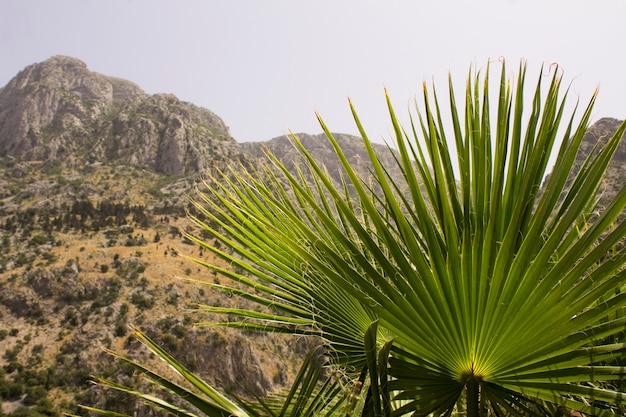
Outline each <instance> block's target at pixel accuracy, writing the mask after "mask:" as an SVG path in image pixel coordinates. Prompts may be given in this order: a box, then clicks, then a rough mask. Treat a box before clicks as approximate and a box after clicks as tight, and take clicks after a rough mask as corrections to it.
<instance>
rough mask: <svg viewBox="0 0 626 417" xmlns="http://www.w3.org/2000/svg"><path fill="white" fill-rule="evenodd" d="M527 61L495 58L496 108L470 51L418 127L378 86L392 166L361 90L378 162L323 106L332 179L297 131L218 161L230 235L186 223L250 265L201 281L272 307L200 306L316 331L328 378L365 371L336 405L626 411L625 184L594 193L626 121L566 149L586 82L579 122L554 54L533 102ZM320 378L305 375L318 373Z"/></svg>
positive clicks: (207, 197) (401, 411)
mask: <svg viewBox="0 0 626 417" xmlns="http://www.w3.org/2000/svg"><path fill="white" fill-rule="evenodd" d="M525 73H526V68H525V65H524V64H523V63H522V64H521V65H520V68H519V74H518V76H517V79H516V82H514V83H513V82H510V81H508V80H507V77H506V69H505V65H504V63H502V75H501V77H500V78H499V89H498V96H497V106H496V111H495V112H494V111H492V106H491V104H492V102H491V100H490V95H489V86H490V77H489V66H487V67H486V68H485V70H484V73H483V74H480V73H478V74H476V73H475V72H474V71H472V70H471V71H470V74H469V76H468V81H467V87H466V90H465V100H464V106H458V105H457V101H456V96H455V93H454V89H453V86H452V82H451V80H450V86H449V89H448V93H449V102H450V120H451V122H450V126H451V129H449V130H450V132H448V129H447V128H446V124H444V121H443V120H444V119H443V114H444V112H443V111H442V109H441V107H440V104H439V100H438V97H437V95H436V92H435V91H433V92H432V93H431V92H430V91H429V89H428V88H427V86H426V85H425V86H424V102H423V106H422V110H421V111H420V110H418V111H417V112H416V117H413V118H412V119H411V123H410V129H408V130H404V129H403V128H402V127H401V126H400V124H399V123H398V121H397V119H396V116H395V113H394V110H393V108H392V106H391V104H390V100H389V98H387V102H388V108H389V113H390V118H391V123H392V125H393V128H394V132H395V148H396V149H397V153H396V155H397V165H398V168H399V169H400V170H401V172H402V174H403V178H402V179H401V180H399V179H394V178H392V177H391V176H390V175H388V172H389V171H388V168H389V167H385V166H383V165H382V164H381V163H380V161H379V159H378V158H377V155H376V153H375V151H374V147H373V146H372V144H371V142H370V140H369V139H368V137H367V134H366V132H365V131H364V130H363V128H362V125H361V122H360V121H359V119H358V116H357V113H356V111H355V110H354V107H353V106H352V104H350V106H351V109H352V111H353V115H354V119H355V121H356V124H357V126H358V128H359V130H360V133H361V136H362V137H363V140H364V144H365V146H366V148H367V151H368V153H369V156H370V160H371V166H372V170H371V176H370V177H369V178H361V177H359V176H358V175H357V174H356V173H355V171H354V170H353V169H352V167H351V166H350V164H349V163H348V160H347V158H346V157H345V155H344V154H343V151H342V149H341V148H340V147H339V145H338V143H337V141H335V139H334V138H333V135H332V133H331V132H330V131H329V129H328V128H327V127H326V125H325V124H324V122H323V121H322V119H321V118H320V119H319V120H320V124H321V126H322V128H323V129H324V131H325V133H326V136H327V138H328V140H329V142H330V144H331V145H332V146H333V148H334V150H335V152H336V154H337V157H338V158H339V161H340V162H341V167H342V176H341V178H342V181H341V183H340V184H337V183H335V182H334V181H333V180H332V177H331V176H330V175H329V174H328V172H327V171H326V170H325V168H324V167H322V166H320V165H319V164H318V163H317V162H316V161H315V160H314V158H313V157H312V156H311V154H310V153H308V152H307V150H306V149H305V148H304V147H303V146H302V144H301V143H300V142H299V141H298V138H297V137H296V136H293V143H294V145H295V146H296V147H298V148H299V150H300V152H301V155H302V156H303V158H304V163H303V164H302V165H301V168H299V169H298V170H297V172H295V173H294V172H293V171H290V170H289V169H287V167H286V166H285V165H284V164H283V163H281V161H279V160H278V159H277V158H275V157H273V156H272V155H268V163H267V164H264V165H261V166H260V167H249V168H244V167H241V166H239V167H233V168H231V169H230V170H229V171H228V172H225V173H223V174H221V175H220V176H219V178H212V179H211V181H207V183H206V190H204V191H200V192H199V193H198V198H197V199H196V200H195V201H194V204H195V208H196V214H195V215H191V216H190V217H191V219H192V220H193V221H194V222H195V224H197V225H198V226H200V227H201V228H203V229H204V230H205V231H207V232H209V233H210V234H212V235H213V236H215V238H216V239H217V240H218V241H220V242H221V244H220V245H219V246H220V247H224V246H225V247H228V248H230V249H231V250H229V251H228V252H227V251H225V250H222V249H219V248H217V247H215V246H213V245H209V244H208V243H207V242H205V241H203V240H202V239H199V238H196V237H193V236H189V238H190V239H192V240H194V241H195V242H197V243H198V244H199V245H202V246H203V247H205V248H206V249H208V250H210V251H212V252H213V253H214V254H215V255H217V256H218V257H220V258H222V259H224V260H226V261H227V262H229V263H231V264H233V265H235V266H237V267H238V268H235V270H239V271H243V272H242V273H238V272H234V270H231V269H225V268H221V267H218V266H216V265H210V264H204V263H203V262H201V261H196V262H198V263H200V264H203V265H204V266H206V267H207V268H210V269H213V270H215V271H217V272H219V273H221V274H223V275H225V276H227V277H228V278H230V279H231V280H232V282H233V284H232V285H219V284H214V283H208V282H201V283H200V284H201V285H206V286H209V287H212V288H214V289H216V290H218V291H223V292H226V293H228V294H234V295H237V296H240V297H242V298H244V299H247V300H250V301H253V302H255V303H257V304H259V305H261V306H263V307H264V310H263V311H258V309H256V310H254V311H253V310H247V309H233V308H218V307H212V306H201V309H202V310H205V311H207V312H212V313H224V314H229V315H235V316H239V317H241V320H239V321H228V322H224V323H207V324H212V325H214V324H219V325H223V326H230V327H239V328H246V329H254V330H262V331H278V332H285V333H291V334H302V335H313V336H317V337H319V338H320V340H321V341H323V343H324V346H325V348H326V354H327V357H328V359H329V362H328V364H326V365H325V366H327V367H332V368H333V369H335V370H337V372H338V373H339V374H341V378H336V381H338V382H337V383H338V384H339V385H337V386H333V389H332V390H331V391H332V394H333V395H336V396H344V393H345V392H353V391H351V389H350V387H360V386H361V385H362V384H364V385H363V387H364V394H363V395H361V396H360V397H359V398H358V399H359V401H357V402H358V404H356V405H355V404H354V401H352V400H353V398H352V399H350V400H348V401H345V403H344V405H343V406H341V407H339V406H338V405H337V403H335V402H328V403H327V404H328V405H332V406H330V407H329V408H326V409H325V410H327V412H326V413H327V415H351V414H352V413H356V412H359V413H361V414H362V415H372V416H400V415H414V416H428V415H433V416H451V415H455V413H456V414H465V415H467V416H471V417H475V416H487V415H490V416H491V415H493V416H505V415H514V416H526V415H559V414H560V413H563V412H564V410H576V411H578V412H580V413H585V414H588V415H598V416H609V415H610V416H614V415H616V414H621V413H624V411H625V408H624V402H625V401H626V393H625V392H624V378H625V377H626V369H625V368H624V356H625V352H626V342H625V339H624V333H625V331H626V315H625V314H624V313H625V307H626V295H625V293H624V291H623V290H624V283H625V280H624V277H625V274H626V272H625V270H624V263H625V262H626V249H623V248H621V247H620V246H619V243H620V241H622V239H623V238H624V237H625V236H626V223H624V222H622V223H616V220H617V219H618V216H619V215H620V214H621V213H622V212H623V209H624V207H625V206H626V189H623V190H622V191H621V192H620V193H619V194H618V195H617V196H616V197H615V199H614V200H613V202H612V203H611V204H610V205H609V206H607V207H603V208H600V207H597V204H596V201H597V200H596V194H597V192H598V187H599V184H600V180H601V178H602V175H603V173H604V171H605V170H606V168H607V166H608V163H609V161H610V159H611V157H612V155H613V153H614V152H615V149H616V147H617V145H618V143H619V140H620V138H621V136H622V135H623V133H624V131H625V130H626V123H624V124H622V125H621V126H620V128H619V129H618V131H617V132H616V133H615V135H614V136H613V137H611V138H610V139H609V140H608V141H607V143H606V145H605V146H603V147H601V149H597V150H596V152H594V153H592V154H591V155H590V156H589V157H588V158H587V159H586V160H585V161H584V162H583V163H582V164H580V166H578V165H575V164H576V161H577V153H578V148H579V145H580V143H581V140H582V138H583V134H584V133H585V130H586V128H587V126H588V123H589V119H590V117H591V111H592V107H593V103H594V101H595V94H594V95H593V97H592V99H591V100H590V102H589V104H588V106H587V107H586V108H585V109H584V110H583V112H582V115H581V116H580V118H579V121H578V122H576V117H575V114H573V115H571V116H569V117H566V116H564V113H565V108H566V98H567V91H566V92H565V93H563V92H562V88H561V84H562V81H561V80H562V76H561V73H560V71H559V70H558V68H553V69H552V75H551V76H550V77H548V78H546V76H545V74H542V75H541V76H540V77H539V80H538V82H537V84H536V88H535V90H534V94H533V96H532V105H531V108H530V111H529V112H525V111H524V110H525V97H526V96H525V94H524V86H525ZM546 80H547V81H546ZM544 84H545V85H544ZM452 145H454V149H455V150H454V151H452V150H451V146H452ZM557 148H558V149H557ZM553 150H554V151H555V152H556V159H555V163H554V167H553V168H552V172H551V174H550V175H549V176H547V175H546V174H547V171H548V169H549V166H550V156H551V155H553V154H554V153H555V152H553ZM144 340H145V339H144ZM153 349H156V347H155V346H153ZM157 353H158V354H159V355H161V356H164V355H165V353H164V352H157ZM167 360H168V361H169V362H170V363H175V360H174V359H173V358H171V357H169V356H167ZM138 366H139V365H138ZM307 366H310V365H309V364H307ZM141 369H144V368H141ZM142 372H145V373H146V374H147V375H150V374H149V371H148V370H145V369H144V370H143V371H142ZM179 372H180V370H179ZM366 375H368V377H366ZM159 378H161V377H158V378H154V379H155V380H156V381H163V380H162V379H159ZM188 379H189V378H188ZM300 382H301V381H300ZM161 383H162V382H161ZM327 383H328V381H327ZM163 384H165V383H163ZM195 384H196V383H195V382H194V381H192V385H195ZM198 384H200V383H198ZM110 385H112V384H110ZM321 386H325V385H323V383H320V382H317V381H313V380H310V383H309V387H307V389H309V388H311V387H313V388H311V391H309V392H311V393H313V392H316V393H317V392H320V391H319V390H320V387H321ZM341 386H343V388H342V389H339V388H340V387H341ZM315 387H317V388H315ZM114 388H118V389H124V388H123V387H114ZM165 388H167V389H168V390H170V391H173V392H178V391H176V390H173V388H172V387H165ZM196 388H201V390H202V391H203V392H205V394H207V395H208V397H207V399H206V401H207V402H209V403H211V404H212V405H213V406H214V407H215V409H216V410H217V409H222V410H225V411H224V413H225V414H224V415H227V414H228V413H232V414H234V415H276V416H278V415H281V416H282V415H288V414H286V412H287V411H286V410H287V408H285V409H284V410H283V411H284V413H282V414H281V412H280V411H275V409H276V408H275V407H274V408H272V407H271V404H273V403H272V402H267V403H262V404H266V405H265V406H259V407H252V406H248V407H246V408H244V407H241V408H236V409H234V408H232V409H230V408H228V407H226V406H225V405H224V404H226V402H223V401H230V400H222V397H221V394H217V393H216V392H213V391H207V390H206V389H205V388H203V386H201V384H200V385H197V387H196ZM294 392H295V391H294ZM327 394H328V391H324V392H323V393H322V397H320V398H327V397H326V396H325V395H327ZM228 403H229V404H230V402H228ZM241 403H242V402H241V401H239V404H241ZM268 404H269V405H268ZM196 406H197V404H196ZM229 407H230V406H229ZM315 412H321V411H319V410H317V411H315ZM205 413H206V414H207V415H220V414H219V413H218V412H217V411H216V412H215V413H212V412H207V411H205ZM180 415H182V414H180ZM292 415H305V413H304V412H303V409H302V408H301V409H299V410H298V413H297V414H292Z"/></svg>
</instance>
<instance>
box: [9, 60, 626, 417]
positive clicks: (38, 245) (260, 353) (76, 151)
mask: <svg viewBox="0 0 626 417" xmlns="http://www.w3.org/2000/svg"><path fill="white" fill-rule="evenodd" d="M618 123H619V122H618V121H616V120H615V119H601V120H600V121H598V122H597V123H596V124H594V125H593V126H592V127H591V128H590V129H589V131H588V132H587V135H586V136H585V138H584V146H583V148H582V149H583V150H582V151H581V154H580V155H579V161H583V160H584V158H585V157H586V155H588V154H589V153H590V152H592V149H593V146H594V145H595V144H596V143H598V142H601V141H602V139H603V138H604V137H606V136H607V135H610V134H611V132H612V131H614V130H615V129H616V127H617V124H618ZM297 136H298V137H299V139H300V140H301V141H302V143H303V145H304V146H305V147H306V149H307V150H308V151H309V152H310V153H311V154H312V156H313V158H315V160H316V161H319V162H322V163H323V164H324V165H325V166H326V168H327V169H328V172H329V173H330V175H331V176H333V178H334V179H335V180H336V181H340V180H341V178H340V174H339V163H338V161H337V158H336V157H334V153H333V151H332V149H331V147H330V145H329V143H328V142H327V140H326V139H325V137H324V135H309V134H305V133H301V134H298V135H297ZM335 137H336V139H337V140H338V142H339V144H340V145H341V147H342V150H343V151H344V153H345V155H346V157H347V158H348V160H349V161H350V163H351V164H352V166H353V167H355V169H356V171H357V172H358V173H359V174H360V175H362V176H367V175H368V173H369V170H370V169H371V166H370V164H369V163H367V162H366V161H367V160H368V156H367V152H366V151H365V149H364V146H363V142H362V140H361V138H358V137H355V136H351V135H344V134H335ZM375 150H376V153H377V155H378V157H379V158H380V159H381V161H382V162H383V164H384V165H386V166H394V155H393V152H392V151H390V150H389V149H388V148H387V147H385V146H382V145H376V146H375ZM268 151H269V152H271V153H272V154H274V155H275V156H276V157H277V158H278V159H279V160H282V161H285V162H286V163H287V165H288V166H290V167H295V166H296V165H297V164H298V162H299V161H301V159H300V157H299V154H298V153H297V152H296V150H295V148H294V146H293V144H292V143H291V142H290V140H289V138H288V137H285V136H280V137H276V138H274V139H271V140H268V141H264V142H249V143H237V141H236V140H235V139H234V138H233V137H232V136H231V135H230V133H229V130H228V127H227V126H226V124H225V123H224V121H222V120H221V119H220V118H219V117H218V116H217V115H215V114H214V113H212V112H211V111H209V110H207V109H203V108H201V107H198V106H195V105H193V104H191V103H185V102H182V101H180V100H178V99H177V98H176V97H175V96H173V95H168V94H157V95H149V94H146V93H145V92H144V91H143V90H142V89H141V88H140V87H139V86H137V85H136V84H134V83H132V82H130V81H126V80H121V79H118V78H114V77H109V76H106V75H101V74H98V73H95V72H92V71H90V70H89V69H88V68H87V66H86V64H85V63H83V62H81V61H80V60H78V59H76V58H71V57H65V56H55V57H52V58H50V59H49V60H46V61H44V62H41V63H37V64H34V65H31V66H28V67H26V68H25V69H24V70H22V71H21V72H20V73H19V74H17V75H16V76H15V77H14V78H13V79H12V80H11V81H10V82H9V83H8V84H7V85H6V86H4V87H3V88H1V89H0V172H1V174H2V175H0V356H1V357H0V367H1V368H0V398H1V399H2V402H1V406H2V408H1V410H0V415H3V414H2V413H4V414H6V415H13V416H18V415H36V413H39V415H50V416H55V415H60V412H61V411H65V412H69V413H73V414H78V415H87V414H88V413H87V412H85V411H84V410H81V409H79V408H77V407H76V405H77V404H79V403H82V404H89V405H96V406H107V407H108V408H113V409H116V410H117V411H118V412H122V413H127V414H131V415H137V416H142V415H148V414H147V411H146V410H145V409H144V408H143V407H141V404H139V403H137V402H136V401H135V400H133V399H129V398H126V397H120V396H114V395H112V394H111V393H106V392H103V391H102V390H101V389H99V388H96V387H93V386H92V385H91V384H90V383H89V380H90V375H100V376H105V377H108V378H110V379H113V380H117V381H119V382H124V383H131V384H136V385H141V384H145V382H144V381H142V380H140V379H138V378H137V377H136V375H135V374H134V373H133V372H132V370H131V369H129V368H128V367H124V366H122V365H121V364H120V363H119V362H118V361H115V360H114V359H113V358H112V357H111V356H110V355H108V354H106V353H105V352H103V350H102V347H104V348H110V349H112V350H114V351H118V352H122V353H126V354H129V355H131V356H132V357H134V358H140V359H141V361H150V360H151V358H150V357H149V355H148V354H147V353H146V351H145V350H143V348H142V347H141V346H139V345H138V344H137V343H136V342H135V341H134V339H133V338H132V336H131V332H130V330H129V328H128V324H132V325H135V326H137V327H139V328H141V329H142V330H144V331H146V332H147V333H148V334H149V335H150V336H151V337H153V338H154V339H155V340H157V341H158V342H159V343H160V344H161V345H162V346H164V347H165V348H166V349H167V350H168V351H170V352H172V353H173V354H174V355H175V356H176V357H177V358H179V359H180V360H181V361H182V362H183V363H184V364H185V365H186V366H188V367H189V368H190V369H193V370H195V371H196V372H198V373H199V374H200V375H201V376H202V377H203V378H205V379H207V380H208V381H209V382H211V383H213V384H217V385H221V386H222V387H224V388H227V389H231V390H235V391H237V392H238V393H245V390H244V389H243V388H242V386H243V385H245V386H246V387H247V389H250V390H252V391H253V392H256V393H261V394H263V393H265V392H267V391H271V390H278V389H281V388H283V387H285V386H288V385H289V384H290V381H291V380H293V378H294V376H295V375H294V372H295V370H296V369H297V368H298V366H299V362H300V360H301V358H302V355H303V353H304V352H306V351H307V350H308V348H309V347H310V345H311V343H314V341H309V340H306V339H292V338H285V337H281V336H279V335H258V334H249V333H245V334H244V333H241V332H238V331H228V330H224V329H215V328H212V327H203V326H195V325H194V323H195V322H197V321H200V320H206V321H211V320H213V319H214V318H212V317H210V316H205V315H203V314H202V313H201V312H197V311H194V309H195V308H196V307H197V306H198V304H211V305H221V306H230V305H235V303H237V304H238V305H239V304H241V300H238V299H236V298H223V297H222V298H220V297H217V296H216V295H215V294H214V293H212V292H211V291H210V289H206V288H203V287H201V286H199V285H197V284H192V283H188V282H185V280H186V279H191V280H199V281H208V282H210V283H221V282H223V281H224V280H226V278H224V277H221V276H218V275H216V274H214V273H208V272H207V270H205V269H204V268H201V267H199V266H198V265H197V264H196V263H194V262H192V261H190V260H189V259H187V258H185V256H189V257H193V258H196V259H199V260H201V261H203V262H208V263H211V262H220V261H217V260H215V259H214V258H213V257H212V256H211V255H210V254H208V253H207V252H206V251H203V250H202V249H200V248H199V247H197V246H195V245H192V244H190V242H189V241H188V240H187V239H185V238H184V237H183V236H182V234H181V231H189V232H193V233H195V234H198V235H200V236H202V237H203V238H205V239H206V240H208V241H212V237H211V236H210V235H207V234H206V233H203V232H202V231H199V230H194V229H192V226H191V222H190V221H188V220H187V218H186V210H193V207H192V206H191V205H190V204H189V202H188V197H189V196H191V197H193V195H194V189H195V188H196V187H199V188H202V183H201V179H202V177H203V176H204V174H205V173H206V171H207V170H209V171H210V170H211V169H213V168H214V167H215V166H217V167H220V168H222V167H224V166H225V164H226V163H229V162H242V163H244V164H248V165H249V166H251V165H258V163H259V160H260V159H261V158H265V153H266V152H268ZM625 161H626V144H624V143H622V144H621V145H620V149H619V150H618V154H617V156H616V158H615V160H614V161H613V164H612V165H611V167H610V169H609V173H608V174H607V177H606V185H605V187H604V195H605V196H610V195H611V193H613V192H614V191H615V189H616V188H617V187H618V186H621V184H624V183H626V178H624V176H625V175H626V174H625V172H626V171H625V169H624V162H625ZM389 173H390V175H391V176H392V177H394V178H396V179H399V178H401V175H402V173H401V172H399V171H398V170H397V169H391V170H390V172H389ZM305 175H306V173H305ZM220 265H222V266H225V267H227V266H228V265H225V264H224V263H221V264H220ZM154 365H155V366H158V364H156V363H155V364H154ZM149 415H154V414H149Z"/></svg>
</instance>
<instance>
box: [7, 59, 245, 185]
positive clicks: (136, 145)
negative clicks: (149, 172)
mask: <svg viewBox="0 0 626 417" xmlns="http://www.w3.org/2000/svg"><path fill="white" fill-rule="evenodd" d="M237 152H238V151H237V144H236V142H235V141H234V139H233V138H232V137H231V136H230V133H229V131H228V127H227V126H226V125H225V124H224V122H223V121H222V120H221V119H220V118H219V117H218V116H216V115H215V114H214V113H212V112H210V111H209V110H206V109H203V108H200V107H197V106H194V105H193V104H190V103H186V102H182V101H180V100H178V99H177V98H176V97H175V96H173V95H167V94H157V95H148V94H146V93H145V92H144V91H142V90H141V88H139V87H138V86H137V85H135V84H134V83H132V82H130V81H126V80H121V79H118V78H113V77H108V76H105V75H101V74H98V73H95V72H92V71H90V70H89V69H88V68H87V66H86V64H85V63H83V62H82V61H80V60H78V59H76V58H71V57H65V56H55V57H52V58H50V59H48V60H47V61H45V62H42V63H38V64H34V65H31V66H29V67H27V68H25V69H24V70H23V71H21V72H20V73H19V74H18V75H17V76H15V78H13V79H12V80H11V81H10V82H9V83H8V84H7V85H6V86H5V87H3V88H2V89H1V90H0V156H8V157H12V158H16V159H18V160H23V161H41V162H50V161H56V160H63V161H64V163H65V164H70V165H74V166H80V165H84V164H87V163H92V162H95V161H109V162H120V163H128V164H132V165H139V166H144V167H148V168H151V169H153V170H155V171H157V172H161V173H165V174H172V175H180V174H189V173H192V172H197V171H199V170H202V169H205V168H207V167H208V166H209V165H210V163H211V161H215V160H225V159H231V158H234V157H236V153H237Z"/></svg>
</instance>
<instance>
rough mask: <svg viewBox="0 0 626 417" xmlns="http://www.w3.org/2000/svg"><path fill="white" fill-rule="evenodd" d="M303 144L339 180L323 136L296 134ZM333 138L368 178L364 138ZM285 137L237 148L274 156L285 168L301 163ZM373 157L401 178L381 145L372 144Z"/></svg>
mask: <svg viewBox="0 0 626 417" xmlns="http://www.w3.org/2000/svg"><path fill="white" fill-rule="evenodd" d="M296 136H297V137H298V139H299V140H300V142H302V145H303V146H304V147H305V148H306V149H307V151H308V152H310V153H311V155H312V156H313V158H314V159H315V160H316V161H317V162H318V163H320V164H322V165H323V166H325V167H326V168H327V169H328V172H329V173H330V175H331V176H332V177H333V178H334V179H335V180H336V181H338V182H339V181H341V178H340V172H341V171H342V169H341V168H340V163H339V160H338V159H337V156H336V155H335V151H334V150H333V149H332V146H331V145H330V143H329V142H328V139H327V138H326V135H325V134H319V135H309V134H306V133H298V134H296ZM333 137H334V138H335V139H336V140H337V143H338V144H339V146H340V147H341V149H342V151H343V153H344V155H345V156H346V158H347V159H348V161H349V162H350V166H351V167H352V168H353V169H354V170H355V171H356V172H357V173H358V174H359V175H360V176H361V177H362V178H367V177H368V176H369V175H370V172H371V169H372V164H371V162H370V158H369V155H368V154H367V150H366V149H365V146H364V145H363V139H361V138H360V137H358V136H352V135H346V134H342V133H334V134H333ZM290 140H291V139H290V138H289V137H287V136H280V137H277V138H274V139H272V140H269V141H266V142H247V143H242V144H241V145H240V146H241V147H242V149H244V150H245V151H246V152H248V153H250V154H251V155H253V156H254V157H255V158H264V157H265V153H266V152H268V151H269V152H270V153H272V154H273V155H275V156H276V157H277V158H278V159H279V160H281V161H283V162H284V163H285V164H286V165H287V166H288V167H290V166H291V165H293V164H294V163H295V164H298V163H300V162H303V160H302V157H301V156H300V151H299V150H297V149H296V148H295V146H294V145H293V144H292V143H291V142H290ZM373 146H374V149H375V151H376V155H377V157H378V158H379V160H380V161H381V163H382V164H383V165H384V166H385V167H386V168H389V172H390V174H391V175H392V176H393V177H394V178H396V179H397V178H400V177H401V173H400V171H399V169H398V168H397V163H396V161H395V159H394V156H393V154H392V153H391V151H390V150H389V148H387V147H386V146H384V145H379V144H374V145H373Z"/></svg>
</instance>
